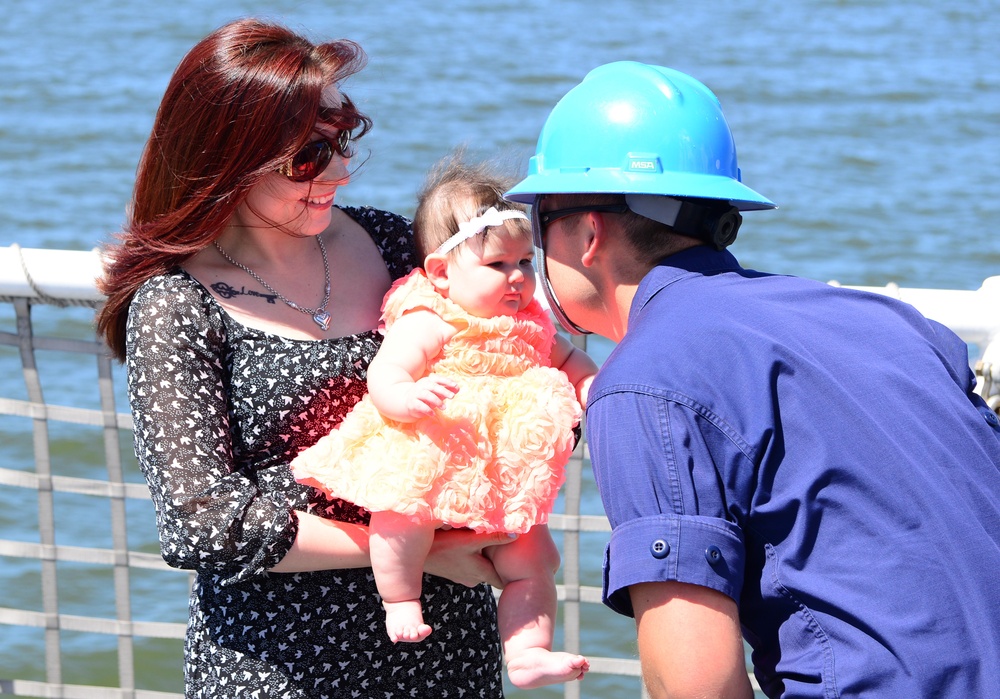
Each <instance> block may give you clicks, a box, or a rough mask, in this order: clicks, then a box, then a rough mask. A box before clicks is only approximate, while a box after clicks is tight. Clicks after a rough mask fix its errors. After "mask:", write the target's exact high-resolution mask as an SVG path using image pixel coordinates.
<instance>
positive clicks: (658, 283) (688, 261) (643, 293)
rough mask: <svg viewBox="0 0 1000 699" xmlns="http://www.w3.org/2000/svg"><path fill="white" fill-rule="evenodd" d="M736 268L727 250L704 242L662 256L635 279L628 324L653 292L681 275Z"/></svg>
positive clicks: (714, 272)
mask: <svg viewBox="0 0 1000 699" xmlns="http://www.w3.org/2000/svg"><path fill="white" fill-rule="evenodd" d="M740 269H742V268H741V267H740V263H739V262H738V261H737V260H736V258H735V257H734V256H733V254H732V253H731V252H729V251H728V250H715V249H713V248H710V247H708V246H707V245H696V246H694V247H691V248H687V249H686V250H681V251H680V252H678V253H675V254H673V255H670V256H669V257H665V258H664V259H663V260H661V261H660V263H659V264H657V265H656V266H655V267H653V269H651V270H649V272H648V273H647V274H646V276H645V277H643V279H642V281H641V282H639V288H638V289H636V292H635V297H634V298H633V299H632V306H631V308H630V309H629V325H631V324H632V320H633V318H634V317H635V316H636V315H637V314H638V313H639V312H640V311H642V309H643V307H645V305H646V304H647V303H649V300H650V299H651V298H653V296H655V295H656V294H657V293H659V292H660V291H662V290H663V289H664V288H666V287H667V286H670V285H671V284H673V283H674V282H676V281H678V280H680V279H681V278H683V277H686V276H691V275H710V274H718V273H719V272H731V271H737V270H740Z"/></svg>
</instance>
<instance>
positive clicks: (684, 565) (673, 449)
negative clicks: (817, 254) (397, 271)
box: [507, 62, 1000, 699]
mask: <svg viewBox="0 0 1000 699" xmlns="http://www.w3.org/2000/svg"><path fill="white" fill-rule="evenodd" d="M507 196H508V198H510V199H512V200H514V201H519V202H523V203H530V204H532V215H533V218H534V228H535V241H536V247H538V249H539V255H538V258H539V259H538V260H537V262H538V267H539V272H540V275H541V277H542V281H543V287H544V289H545V291H546V293H547V294H548V297H549V302H550V305H551V307H552V308H553V311H554V312H555V313H556V315H557V317H559V319H560V321H561V322H562V323H563V325H565V326H566V327H567V328H568V329H570V330H571V331H575V332H596V333H599V334H601V335H605V336H606V337H608V338H610V339H612V340H614V341H616V342H617V343H618V346H617V347H616V349H615V351H614V352H613V353H612V355H611V356H610V357H609V358H608V360H607V361H606V362H605V364H604V366H603V367H602V368H601V371H600V372H599V374H598V376H597V378H596V380H595V382H594V384H593V386H592V388H591V391H590V396H589V399H588V406H587V429H588V435H589V438H590V450H591V460H592V463H593V467H594V473H595V476H596V479H597V484H598V487H599V488H600V491H601V496H602V498H603V501H604V506H605V510H606V512H607V515H608V517H609V519H610V521H611V525H612V527H613V532H612V536H611V542H610V544H609V546H608V549H607V554H606V557H605V571H604V581H605V583H604V584H605V590H604V596H605V602H606V604H607V605H608V606H610V607H611V608H612V609H614V610H615V611H617V612H619V613H622V614H625V615H634V616H635V619H636V626H637V633H638V641H639V652H640V657H641V661H642V666H643V674H644V677H645V681H646V684H647V687H648V688H649V691H650V693H651V695H652V696H653V697H666V696H669V697H688V696H698V697H726V698H727V699H731V698H733V697H750V696H752V690H751V686H750V682H749V679H748V677H747V675H746V670H745V666H744V657H743V646H742V639H741V635H742V637H744V638H745V639H746V640H747V641H748V642H749V644H750V645H751V647H752V648H753V657H752V660H753V664H754V671H755V674H756V677H757V678H758V681H759V683H760V685H761V687H762V689H763V691H764V693H765V694H767V695H768V696H769V697H862V696H864V697H899V698H901V699H902V698H905V699H914V698H919V697H927V698H930V697H934V698H935V699H942V698H955V699H958V698H962V699H968V698H970V697H984V698H985V697H1000V585H998V581H1000V425H998V419H997V416H996V414H994V413H993V412H992V411H990V409H989V408H988V407H987V406H986V404H985V403H984V402H983V401H982V399H980V398H979V397H978V396H976V395H975V394H974V393H973V390H972V389H973V384H974V377H973V375H972V372H971V371H970V370H969V366H968V355H967V348H966V346H965V345H964V343H963V342H962V341H961V340H960V339H959V338H958V337H956V336H955V335H954V334H953V333H951V332H950V331H949V330H948V329H947V328H945V327H943V326H942V325H940V324H938V323H935V322H932V321H929V320H927V319H925V318H924V317H922V316H921V315H920V314H918V313H917V312H916V311H915V310H914V309H913V308H911V307H910V306H908V305H906V304H903V303H900V302H897V301H895V300H893V299H889V298H885V297H882V296H877V295H873V294H867V293H863V292H858V291H852V290H848V289H839V288H834V287H831V286H828V285H826V284H822V283H819V282H813V281H808V280H803V279H798V278H794V277H788V276H777V275H767V274H763V273H760V272H754V271H751V270H746V269H743V268H741V267H740V266H739V264H738V262H737V261H736V259H735V258H734V257H733V256H732V255H731V254H730V253H729V252H728V251H727V250H726V246H727V245H729V244H730V243H731V242H732V241H733V240H734V239H735V237H736V233H737V230H738V228H739V224H740V221H741V216H740V213H739V212H740V211H748V210H754V209H768V208H773V206H774V204H772V203H771V202H770V201H768V200H767V199H766V198H764V197H762V196H761V195H759V194H758V193H757V192H755V191H753V190H751V189H749V188H748V187H746V186H745V185H743V184H742V183H741V182H740V172H739V169H738V168H737V164H736V153H735V148H734V146H733V141H732V137H731V134H730V131H729V128H728V126H727V125H726V121H725V119H724V117H723V114H722V111H721V107H720V105H719V102H718V100H717V99H716V97H715V95H713V94H712V93H711V92H710V91H709V90H708V88H706V87H705V86H704V85H702V84H701V83H699V82H698V81H696V80H694V79H693V78H691V77H689V76H687V75H685V74H683V73H679V72H677V71H673V70H670V69H667V68H661V67H656V66H649V65H644V64H639V63H632V62H621V63H612V64H609V65H606V66H602V67H600V68H597V69H595V70H593V71H592V72H591V73H590V74H588V75H587V77H586V78H585V79H584V80H583V82H582V83H580V84H579V85H578V86H576V87H575V88H573V89H572V90H571V91H570V92H569V93H568V94H567V95H566V96H565V97H564V98H563V99H562V100H560V102H559V103H558V104H557V105H556V106H555V108H554V109H553V110H552V112H551V114H550V116H549V117H548V119H547V121H546V123H545V126H544V128H543V130H542V132H541V135H540V137H539V140H538V148H537V153H536V155H535V156H534V157H533V158H532V159H531V162H530V165H529V174H528V176H527V177H526V178H525V179H524V180H523V181H521V182H520V183H519V184H518V185H517V186H516V187H514V188H513V189H512V190H511V191H510V192H508V195H507ZM741 631H742V634H741Z"/></svg>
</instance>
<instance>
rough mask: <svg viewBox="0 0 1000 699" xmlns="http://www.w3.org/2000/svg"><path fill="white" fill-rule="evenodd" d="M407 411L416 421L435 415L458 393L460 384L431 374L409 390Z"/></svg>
mask: <svg viewBox="0 0 1000 699" xmlns="http://www.w3.org/2000/svg"><path fill="white" fill-rule="evenodd" d="M407 391H408V395H407V396H406V410H407V411H408V412H409V414H410V416H411V417H412V418H413V419H414V420H416V419H418V418H422V417H427V416H428V415H433V414H434V411H435V410H439V409H440V408H441V407H442V406H443V405H444V402H445V401H446V400H448V399H449V398H451V397H452V396H453V395H455V394H456V393H458V384H457V383H455V382H454V381H452V380H451V379H448V378H445V377H443V376H438V375H437V374H429V375H428V376H425V377H423V378H421V379H419V380H418V381H416V382H414V383H413V384H411V385H410V387H409V388H408V389H407Z"/></svg>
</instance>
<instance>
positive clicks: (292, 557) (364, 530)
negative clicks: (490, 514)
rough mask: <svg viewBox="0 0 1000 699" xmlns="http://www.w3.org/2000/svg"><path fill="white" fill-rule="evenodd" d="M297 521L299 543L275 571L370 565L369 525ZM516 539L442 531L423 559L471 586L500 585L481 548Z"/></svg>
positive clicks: (306, 517)
mask: <svg viewBox="0 0 1000 699" xmlns="http://www.w3.org/2000/svg"><path fill="white" fill-rule="evenodd" d="M295 514H296V516H297V517H298V519H299V530H298V535H297V536H296V537H295V542H294V543H293V544H292V547H291V548H290V549H289V550H288V553H287V554H285V557H284V558H282V559H281V561H280V562H279V563H278V564H277V565H275V566H274V567H273V568H271V571H272V572H274V573H299V572H307V571H313V570H328V569H340V568H367V567H369V566H371V559H370V557H369V553H368V527H366V526H363V525H360V524H348V523H346V522H338V521H336V520H331V519H325V518H323V517H318V516H316V515H311V514H308V513H306V512H296V513H295ZM512 541H514V538H512V537H511V536H510V535H508V534H505V533H503V532H495V533H492V534H477V533H475V532H473V531H471V530H468V529H439V530H438V531H437V532H435V535H434V544H433V545H432V546H431V551H430V553H429V554H428V556H427V560H426V561H425V563H424V570H425V571H426V572H428V573H431V574H432V575H437V576H440V577H442V578H447V579H448V580H451V581H453V582H457V583H459V584H460V585H465V586H467V587H474V586H476V585H479V584H480V583H484V582H485V583H489V584H490V585H492V586H494V587H502V582H501V580H500V576H498V575H497V572H496V569H494V567H493V563H492V562H491V560H490V559H489V558H487V557H486V556H484V555H483V549H488V548H490V547H491V546H498V545H505V544H508V543H510V542H512Z"/></svg>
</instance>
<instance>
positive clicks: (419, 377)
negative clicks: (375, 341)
mask: <svg viewBox="0 0 1000 699" xmlns="http://www.w3.org/2000/svg"><path fill="white" fill-rule="evenodd" d="M454 334H455V328H454V327H453V326H452V325H451V324H449V323H447V322H446V321H445V320H444V319H443V318H441V317H440V316H438V315H437V314H436V313H433V312H431V311H428V310H417V311H412V312H410V313H406V314H404V315H403V316H401V317H400V318H398V319H397V320H396V322H395V323H393V324H392V325H391V326H390V327H389V328H388V330H386V334H385V339H384V340H383V341H382V346H381V348H380V349H379V351H378V353H377V354H376V355H375V358H374V359H373V360H372V363H371V365H370V366H369V367H368V393H369V395H370V396H371V399H372V403H374V404H375V407H376V408H378V411H379V412H380V413H382V415H384V416H385V417H387V418H389V419H391V420H396V421H399V422H413V421H414V420H418V419H420V418H421V417H425V416H427V415H430V414H432V413H433V412H434V411H435V410H437V409H439V408H440V407H441V406H442V405H444V401H446V400H447V399H448V398H451V397H452V396H453V395H455V393H456V392H457V391H458V386H457V385H456V384H455V382H453V381H451V380H450V379H446V378H444V377H441V376H435V375H433V374H432V375H430V376H425V374H426V372H427V366H428V365H429V364H430V362H431V360H433V359H434V358H435V357H437V356H438V354H440V353H441V349H442V348H443V347H444V345H445V343H446V342H447V341H448V340H449V339H451V337H452V336H453V335H454Z"/></svg>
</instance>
